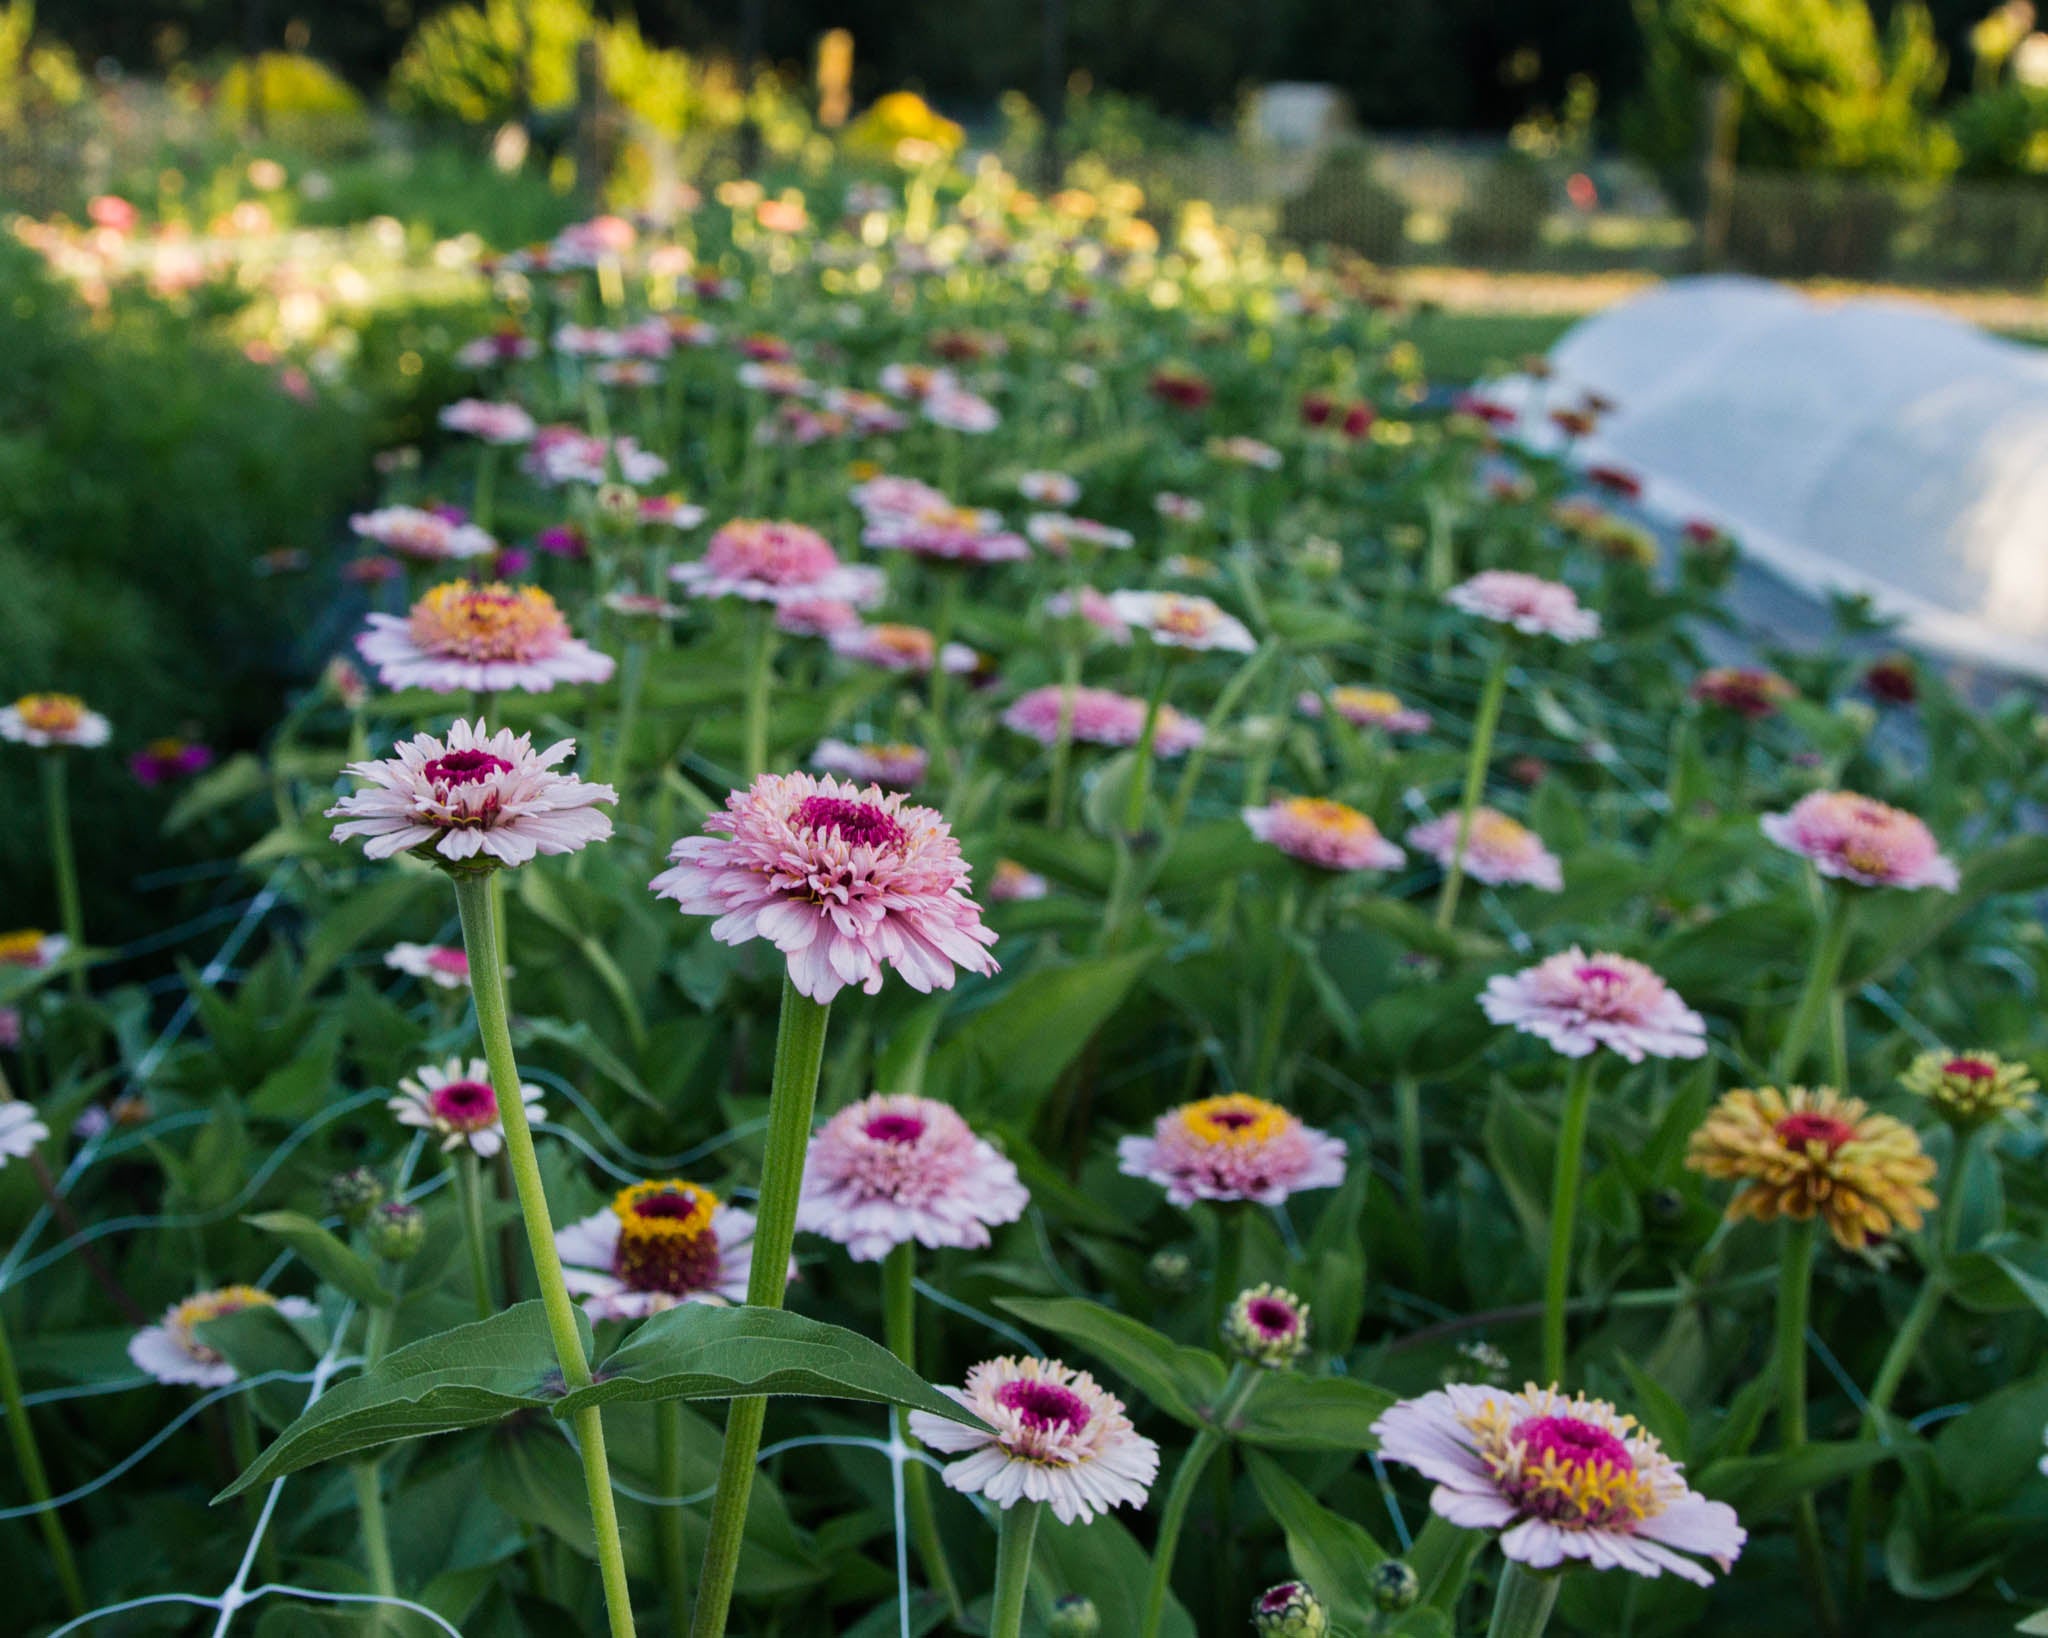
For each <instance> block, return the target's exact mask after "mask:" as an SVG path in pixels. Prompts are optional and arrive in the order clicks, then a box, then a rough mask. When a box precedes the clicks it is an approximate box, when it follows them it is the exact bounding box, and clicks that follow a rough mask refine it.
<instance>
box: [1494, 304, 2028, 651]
mask: <svg viewBox="0 0 2048 1638" xmlns="http://www.w3.org/2000/svg"><path fill="white" fill-rule="evenodd" d="M1550 362H1551V365H1552V368H1553V371H1554V374H1553V376H1552V378H1551V379H1550V380H1549V381H1536V380H1533V379H1531V378H1529V377H1526V376H1520V377H1516V378H1514V379H1512V380H1508V381H1503V382H1497V383H1494V384H1492V385H1490V386H1489V387H1487V388H1486V389H1485V390H1486V392H1487V395H1488V396H1489V397H1497V398H1499V399H1500V400H1501V401H1503V402H1504V403H1507V404H1509V405H1511V406H1512V407H1514V408H1515V409H1516V410H1518V411H1519V412H1521V416H1522V427H1521V432H1522V435H1523V436H1524V437H1525V438H1527V439H1528V441H1529V442H1531V443H1532V444H1535V445H1537V446H1538V447H1547V448H1551V449H1556V448H1558V447H1559V446H1560V444H1561V443H1562V441H1563V440H1562V435H1561V434H1560V433H1558V432H1557V430H1556V429H1555V428H1554V427H1553V426H1552V425H1551V424H1550V422H1549V419H1548V412H1549V411H1550V410H1551V409H1552V408H1555V407H1564V406H1568V405H1572V404H1575V403H1576V402H1577V401H1578V400H1579V398H1580V397H1581V395H1582V394H1584V393H1585V392H1588V391H1591V392H1597V393H1599V394H1601V395H1602V396H1603V397H1606V398H1608V399H1611V400H1612V401H1613V402H1614V404H1615V405H1616V408H1615V409H1613V410H1611V411H1609V412H1608V413H1607V414H1606V415H1604V416H1603V417H1602V418H1601V421H1600V426H1599V430H1598V432H1597V433H1596V434H1595V435H1594V436H1593V437H1591V438H1589V439H1585V440H1582V441H1581V442H1580V443H1579V445H1578V447H1577V448H1576V450H1575V451H1574V455H1575V457H1576V458H1577V459H1578V460H1579V462H1580V463H1581V464H1582V465H1588V464H1596V463H1611V464H1613V465H1616V466H1620V467H1624V468H1626V469H1627V470H1629V471H1630V472H1632V473H1633V474H1635V475H1636V476H1637V477H1638V478H1640V479H1641V480H1642V482H1643V485H1644V493H1643V504H1644V506H1645V508H1646V509H1647V510H1648V511H1650V512H1652V513H1653V514H1655V515H1657V516H1660V517H1662V518H1665V519H1667V520H1669V521H1672V522H1679V521H1683V520H1685V519H1689V518H1696V517H1697V518H1703V519H1706V520H1708V521H1711V522H1714V523H1716V524H1718V525H1720V526H1721V527H1722V528H1723V529H1725V530H1726V531H1727V532H1728V533H1729V534H1730V535H1732V536H1734V537H1735V539H1736V540H1737V541H1738V542H1739V543H1740V544H1741V546H1742V547H1743V548H1744V550H1745V551H1747V552H1748V553H1749V554H1750V555H1751V556H1752V557H1754V558H1756V559H1758V560H1760V561H1762V562H1764V563H1766V564H1768V565H1769V566H1770V567H1772V568H1774V569H1775V570H1777V571H1778V572H1779V573H1780V574H1782V575H1784V576H1785V577H1786V578H1787V579H1789V580H1791V581H1793V582H1795V583H1796V584H1798V585H1800V586H1802V587H1804V588H1806V589H1807V590H1809V591H1813V592H1823V593H1824V592H1827V591H1831V590H1842V591H1851V592H1861V593H1864V594H1866V595H1867V596H1868V597H1869V598H1870V599H1871V601H1872V602H1873V603H1874V604H1875V605H1876V606H1877V607H1878V608H1880V609H1881V610H1883V611H1884V612H1885V613H1887V614H1890V615H1893V616H1895V617H1897V618H1899V619H1900V620H1902V621H1903V623H1904V630H1905V634H1906V635H1907V636H1908V637H1910V638H1912V639H1914V640H1915V641H1917V642H1920V643H1922V644H1925V645H1927V646H1929V647H1933V648H1938V649H1940V650H1943V651H1945V652H1947V653H1950V654H1953V655H1954V656H1956V657H1957V658H1958V659H1962V660H1964V661H1967V662H1973V663H1978V664H1985V665H1990V666H1994V667H1997V668H1999V669H2003V670H2012V671H2020V672H2024V673H2027V674H2029V675H2032V676H2036V677H2048V352H2044V351H2041V350H2038V349H2035V348H2031V347H2026V346H2022V345H2020V344H2018V343H2015V342H2009V341H2002V340H1999V339H1998V338H1996V337H1993V336H1989V335H1986V334H1985V333H1984V332H1982V331H1980V330H1977V329H1975V328H1973V327H1971V326H1970V325H1968V324H1965V323H1962V322H1960V321H1959V320H1956V319H1952V318H1949V317H1947V316H1945V315H1943V314H1941V313H1938V312H1934V311H1931V310H1929V309H1927V308H1923V307H1915V306H1911V305H1908V304H1906V303H1903V302H1895V301H1881V300H1866V299H1856V300H1839V301H1823V300H1816V299H1814V298H1812V297H1809V296H1806V295H1802V294H1800V293H1799V292H1797V291H1794V290H1789V289H1786V288H1784V287H1783V286H1780V285H1775V284H1771V283H1768V282H1766V281H1764V280H1759V279H1747V278H1724V277H1713V278H1697V279H1681V280H1678V281H1675V282H1674V283H1671V284H1668V285H1664V286H1661V287H1660V288H1658V289H1656V290H1654V291H1652V292H1650V293H1648V294H1645V295H1643V296H1640V297H1637V298H1635V299H1634V300H1631V301H1628V302H1626V303H1623V304H1621V305H1620V306H1617V307H1614V308H1611V309H1609V310H1608V311H1606V312H1603V313H1599V314H1596V315H1595V316H1594V317H1592V318H1589V319H1587V320H1586V321H1585V322H1584V323H1582V324H1580V325H1578V326H1576V327H1575V328H1574V329H1572V330H1571V331H1570V332H1569V333H1568V334H1567V335H1566V336H1565V337H1564V339H1563V340H1561V341H1560V342H1559V343H1558V344H1557V346H1556V348H1555V349H1554V350H1553V351H1552V353H1551V355H1550Z"/></svg>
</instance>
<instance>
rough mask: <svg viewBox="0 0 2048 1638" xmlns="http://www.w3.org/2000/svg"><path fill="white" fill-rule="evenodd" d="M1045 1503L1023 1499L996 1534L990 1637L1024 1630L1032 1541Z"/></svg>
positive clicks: (1015, 1636)
mask: <svg viewBox="0 0 2048 1638" xmlns="http://www.w3.org/2000/svg"><path fill="white" fill-rule="evenodd" d="M1044 1507H1045V1503H1043V1502H1034V1501H1020V1502H1015V1503H1013V1504H1012V1505H1011V1507H1010V1509H1009V1511H1008V1512H1006V1513H1004V1514H1003V1523H1002V1530H1001V1533H1000V1534H999V1535H998V1536H997V1537H996V1590H995V1597H994V1599H993V1601H992V1602H991V1603H990V1605H989V1612H988V1633H989V1638H1018V1634H1020V1633H1021V1632H1022V1631H1023V1630H1024V1595H1025V1594H1026V1592H1028V1591H1029V1590H1030V1586H1031V1543H1032V1541H1033V1540H1034V1539H1035V1538H1036V1536H1037V1534H1038V1515H1039V1513H1040V1512H1041V1511H1043V1509H1044Z"/></svg>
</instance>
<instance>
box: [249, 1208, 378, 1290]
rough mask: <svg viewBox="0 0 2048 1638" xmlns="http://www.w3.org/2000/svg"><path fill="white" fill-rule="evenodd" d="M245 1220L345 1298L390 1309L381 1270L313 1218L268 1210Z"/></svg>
mask: <svg viewBox="0 0 2048 1638" xmlns="http://www.w3.org/2000/svg"><path fill="white" fill-rule="evenodd" d="M242 1221H243V1222H245V1223H247V1224H248V1225H249V1226H250V1227H251V1228H259V1229H261V1230H263V1232H264V1233H265V1234H274V1235H276V1236H277V1237H278V1238H279V1239H280V1240H282V1241H283V1242H284V1243H285V1244H286V1245H288V1246H290V1247H291V1248H292V1250H293V1251H294V1252H296V1253H297V1254H298V1256H299V1258H300V1259H301V1260H302V1261H303V1262H304V1263H305V1264H306V1266H307V1267H308V1268H310V1269H312V1271H313V1272H314V1273H315V1274H318V1275H319V1276H320V1278H321V1279H323V1280H325V1281H326V1282H327V1283H328V1284H329V1285H331V1286H333V1287H334V1288H335V1289H336V1290H338V1291H340V1292H342V1293H343V1294H344V1295H345V1296H350V1297H353V1298H355V1300H356V1301H357V1302H363V1303H368V1304H370V1306H372V1307H373V1308H386V1307H389V1306H390V1303H391V1293H390V1292H389V1291H387V1290H386V1289H385V1288H384V1282H383V1281H382V1280H380V1279H378V1278H377V1270H376V1268H375V1267H374V1266H373V1265H372V1264H371V1262H370V1261H369V1259H368V1258H366V1257H363V1256H361V1255H359V1254H358V1253H356V1252H355V1251H352V1250H351V1249H350V1248H349V1247H348V1246H346V1245H344V1244H343V1243H342V1242H341V1241H340V1240H338V1239H336V1238H335V1236H334V1235H332V1234H330V1233H329V1232H328V1231H327V1230H326V1229H324V1228H322V1227H321V1226H320V1225H319V1224H318V1223H316V1222H314V1221H313V1219H312V1218H310V1217H307V1216H305V1215H303V1214H302V1213H300V1212H295V1211H265V1212H258V1213H257V1214H256V1215H255V1216H253V1217H244V1218H243V1219H242Z"/></svg>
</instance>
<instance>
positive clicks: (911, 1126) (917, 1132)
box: [861, 1114, 924, 1143]
mask: <svg viewBox="0 0 2048 1638" xmlns="http://www.w3.org/2000/svg"><path fill="white" fill-rule="evenodd" d="M861 1131H862V1132H863V1133H864V1134H866V1135H867V1136H868V1137H871V1138H873V1139H874V1140H875V1141H876V1142H878V1143H915V1142H916V1141H917V1140H918V1139H919V1138H921V1137H923V1136H924V1120H923V1118H922V1117H921V1116H918V1115H897V1114H889V1115H877V1116H875V1118H874V1119H873V1120H871V1121H869V1122H868V1123H867V1125H865V1126H863V1127H862V1128H861Z"/></svg>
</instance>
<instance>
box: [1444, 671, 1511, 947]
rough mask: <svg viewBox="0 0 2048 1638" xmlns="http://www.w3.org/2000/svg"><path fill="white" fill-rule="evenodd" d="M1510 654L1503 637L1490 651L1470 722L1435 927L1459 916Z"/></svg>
mask: <svg viewBox="0 0 2048 1638" xmlns="http://www.w3.org/2000/svg"><path fill="white" fill-rule="evenodd" d="M1512 652H1513V650H1512V647H1511V645H1510V644H1509V642H1508V640H1507V639H1506V638H1505V637H1503V638H1502V639H1501V640H1500V642H1499V644H1498V646H1496V647H1495V649H1494V651H1493V663H1492V664H1491V665H1490V666H1488V667H1487V671H1486V682H1485V684H1484V685H1483V686H1482V687H1481V689H1480V693H1479V715H1478V716H1477V717H1475V718H1474V719H1473V723H1472V752H1471V755H1470V756H1469V757H1468V758H1467V760H1466V763H1465V791H1464V795H1463V796H1462V797H1461V798H1460V799H1459V802H1458V845H1457V846H1456V847H1455V848H1454V849H1452V851H1451V864H1450V868H1449V869H1448V870H1446V871H1445V872H1444V884H1443V886H1442V887H1441V888H1440V889H1438V891H1437V896H1436V924H1437V926H1439V927H1449V926H1450V925H1451V918H1452V917H1453V916H1455V915H1456V914H1457V913H1458V890H1459V889H1460V888H1461V887H1463V886H1464V885H1465V849H1466V847H1467V845H1468V844H1469V843H1470V842H1471V840H1472V815H1473V814H1474V813H1475V812H1477V811H1478V808H1479V797H1480V794H1481V793H1482V792H1483V791H1484V790H1485V789H1486V764H1487V759H1488V758H1489V757H1491V756H1492V755H1493V734H1494V730H1495V728H1497V727H1498V726H1499V724H1500V707H1501V701H1502V700H1503V699H1505V698H1506V697H1507V686H1508V659H1509V656H1510V655H1511V653H1512Z"/></svg>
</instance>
